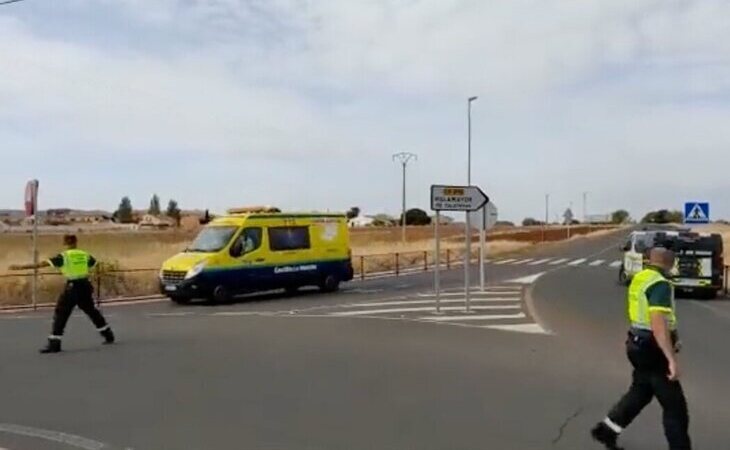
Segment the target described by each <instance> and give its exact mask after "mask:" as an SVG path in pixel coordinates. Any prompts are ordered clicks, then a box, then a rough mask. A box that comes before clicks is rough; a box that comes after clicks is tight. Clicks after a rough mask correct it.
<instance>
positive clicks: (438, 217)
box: [433, 211, 441, 314]
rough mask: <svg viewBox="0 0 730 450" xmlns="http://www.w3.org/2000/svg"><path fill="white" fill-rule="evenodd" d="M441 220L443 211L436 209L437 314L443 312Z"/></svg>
mask: <svg viewBox="0 0 730 450" xmlns="http://www.w3.org/2000/svg"><path fill="white" fill-rule="evenodd" d="M439 222H441V212H440V211H436V225H434V227H433V229H434V240H435V241H436V251H435V256H434V260H435V261H434V264H435V265H436V266H435V267H434V272H433V274H434V275H433V290H434V291H435V294H436V314H440V313H441V242H440V237H439Z"/></svg>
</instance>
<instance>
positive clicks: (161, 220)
mask: <svg viewBox="0 0 730 450" xmlns="http://www.w3.org/2000/svg"><path fill="white" fill-rule="evenodd" d="M174 224H175V223H174V221H173V220H172V219H170V218H169V217H159V216H153V215H152V214H145V215H144V216H142V219H141V220H140V221H139V227H140V228H153V229H165V228H170V227H172V226H173V225H174Z"/></svg>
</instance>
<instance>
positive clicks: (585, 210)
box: [583, 191, 588, 223]
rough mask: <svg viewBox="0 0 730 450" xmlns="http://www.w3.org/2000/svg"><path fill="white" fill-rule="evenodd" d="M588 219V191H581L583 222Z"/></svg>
mask: <svg viewBox="0 0 730 450" xmlns="http://www.w3.org/2000/svg"><path fill="white" fill-rule="evenodd" d="M587 220H588V192H585V191H584V192H583V223H586V222H587Z"/></svg>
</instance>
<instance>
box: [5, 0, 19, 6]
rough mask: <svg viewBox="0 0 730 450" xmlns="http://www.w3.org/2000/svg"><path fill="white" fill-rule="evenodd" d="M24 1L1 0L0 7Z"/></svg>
mask: <svg viewBox="0 0 730 450" xmlns="http://www.w3.org/2000/svg"><path fill="white" fill-rule="evenodd" d="M24 1H25V0H2V1H0V6H2V5H9V4H11V3H18V2H24Z"/></svg>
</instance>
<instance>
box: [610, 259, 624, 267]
mask: <svg viewBox="0 0 730 450" xmlns="http://www.w3.org/2000/svg"><path fill="white" fill-rule="evenodd" d="M621 264H622V261H621V260H619V261H614V262H612V263H611V264H609V266H610V267H613V268H614V269H618V268H619V267H621Z"/></svg>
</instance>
